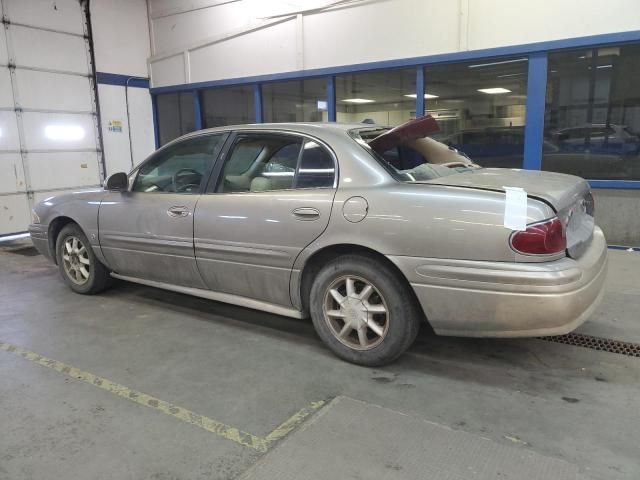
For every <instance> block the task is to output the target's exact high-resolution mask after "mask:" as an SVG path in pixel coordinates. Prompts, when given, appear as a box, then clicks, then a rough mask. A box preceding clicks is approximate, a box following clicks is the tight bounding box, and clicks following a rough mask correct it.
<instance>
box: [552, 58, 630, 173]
mask: <svg viewBox="0 0 640 480" xmlns="http://www.w3.org/2000/svg"><path fill="white" fill-rule="evenodd" d="M547 75H548V83H547V100H546V109H545V125H544V137H545V138H544V147H543V158H542V168H543V169H544V170H552V171H556V172H562V173H570V174H573V175H579V176H581V177H585V178H591V179H609V180H638V179H640V166H639V163H640V90H639V89H638V85H637V79H638V78H640V45H625V46H620V47H606V48H599V49H592V50H576V51H569V52H559V53H551V54H549V67H548V72H547Z"/></svg>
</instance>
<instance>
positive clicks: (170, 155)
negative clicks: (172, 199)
mask: <svg viewBox="0 0 640 480" xmlns="http://www.w3.org/2000/svg"><path fill="white" fill-rule="evenodd" d="M224 137H225V134H216V135H206V136H199V137H196V138H192V139H189V140H185V141H183V142H180V143H177V144H175V145H172V146H169V147H167V148H165V149H164V150H162V151H160V152H159V153H158V154H157V155H156V156H155V157H154V158H152V159H151V160H150V161H148V162H147V163H145V164H144V165H142V166H141V167H140V168H139V169H138V175H137V176H136V179H135V181H134V183H133V186H132V188H131V191H132V192H145V193H158V192H160V193H162V192H164V193H183V194H197V193H199V192H200V185H201V184H202V182H203V181H204V180H205V178H204V177H205V173H206V172H207V169H208V168H209V166H210V165H211V163H212V162H213V161H214V160H215V158H216V156H217V155H218V152H219V150H220V147H222V143H223V139H224Z"/></svg>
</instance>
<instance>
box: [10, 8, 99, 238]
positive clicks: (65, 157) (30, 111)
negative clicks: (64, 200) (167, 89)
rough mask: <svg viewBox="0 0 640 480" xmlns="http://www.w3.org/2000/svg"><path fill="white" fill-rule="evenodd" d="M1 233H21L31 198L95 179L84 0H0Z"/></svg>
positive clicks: (93, 100) (94, 135)
mask: <svg viewBox="0 0 640 480" xmlns="http://www.w3.org/2000/svg"><path fill="white" fill-rule="evenodd" d="M1 5H2V15H3V18H4V20H5V25H4V26H5V28H4V29H3V32H2V33H0V235H6V234H10V233H17V232H23V231H25V230H26V229H27V226H28V225H29V223H30V218H31V214H30V211H31V207H32V206H33V204H34V203H37V202H39V201H40V200H42V199H44V198H46V197H48V196H51V195H56V194H59V193H61V192H65V191H74V190H76V189H79V188H83V187H91V186H97V185H100V183H101V182H102V176H103V168H102V154H101V151H100V132H99V130H98V121H97V120H98V117H97V115H96V98H95V90H94V84H93V77H92V70H93V69H92V64H91V54H90V43H89V40H88V30H87V15H86V4H85V2H84V1H83V2H80V1H78V0H28V1H25V0H2V2H1Z"/></svg>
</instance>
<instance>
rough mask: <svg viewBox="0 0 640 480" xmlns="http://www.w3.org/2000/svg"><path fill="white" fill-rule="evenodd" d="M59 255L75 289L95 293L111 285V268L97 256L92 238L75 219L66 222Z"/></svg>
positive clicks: (63, 271) (65, 276)
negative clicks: (90, 240)
mask: <svg viewBox="0 0 640 480" xmlns="http://www.w3.org/2000/svg"><path fill="white" fill-rule="evenodd" d="M56 259H57V260H58V268H59V269H60V274H61V275H62V278H63V279H64V281H65V282H66V283H67V285H69V286H70V287H71V289H72V290H73V291H74V292H77V293H83V294H88V295H91V294H94V293H99V292H101V291H103V290H104V289H106V288H108V287H109V286H110V285H111V282H112V278H111V276H110V275H109V270H107V268H106V267H105V266H104V265H103V264H102V263H101V262H100V260H98V259H97V258H96V256H95V254H94V253H93V250H92V248H91V245H90V244H89V240H88V239H87V237H86V236H85V234H84V233H83V231H82V229H81V228H80V227H79V226H78V225H76V224H75V223H71V224H68V225H66V226H65V227H64V228H63V229H62V230H61V231H60V233H59V234H58V239H57V240H56Z"/></svg>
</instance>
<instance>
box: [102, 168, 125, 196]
mask: <svg viewBox="0 0 640 480" xmlns="http://www.w3.org/2000/svg"><path fill="white" fill-rule="evenodd" d="M128 188H129V177H127V174H126V173H124V172H118V173H114V174H113V175H111V176H110V177H109V178H108V179H107V182H106V183H105V185H104V189H105V190H116V191H119V192H124V191H126V190H127V189H128Z"/></svg>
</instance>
